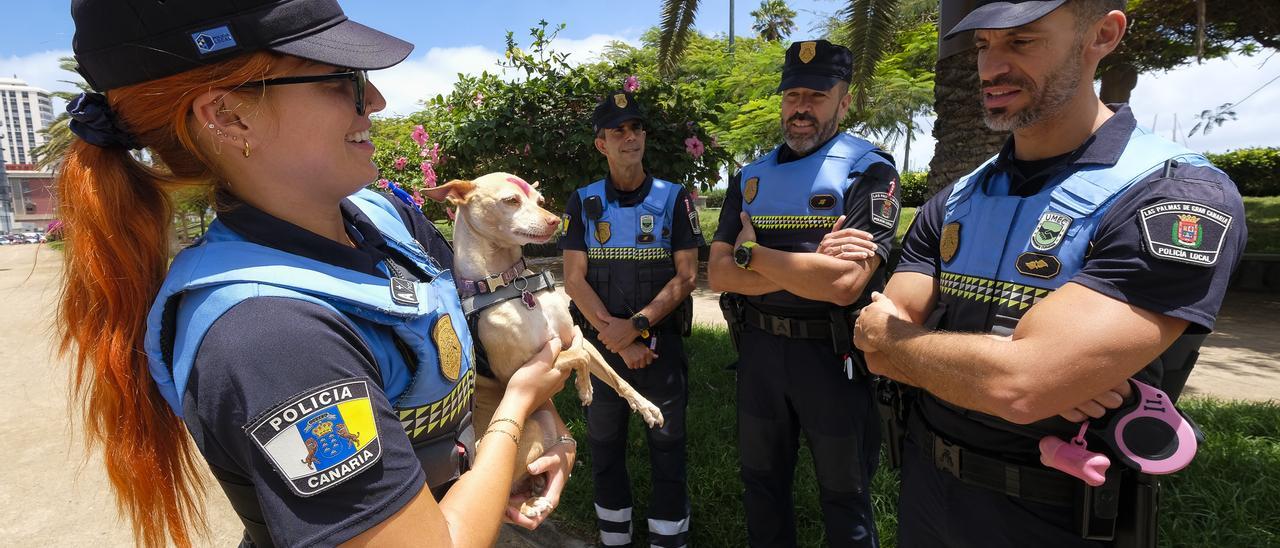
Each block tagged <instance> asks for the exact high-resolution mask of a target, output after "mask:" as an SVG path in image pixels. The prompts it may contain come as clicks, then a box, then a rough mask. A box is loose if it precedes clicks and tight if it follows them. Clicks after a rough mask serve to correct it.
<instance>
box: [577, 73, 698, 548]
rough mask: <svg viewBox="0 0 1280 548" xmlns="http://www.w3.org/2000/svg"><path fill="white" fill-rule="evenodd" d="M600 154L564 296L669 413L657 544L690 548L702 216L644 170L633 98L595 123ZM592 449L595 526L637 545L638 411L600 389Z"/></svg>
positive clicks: (657, 456) (614, 360) (584, 192)
mask: <svg viewBox="0 0 1280 548" xmlns="http://www.w3.org/2000/svg"><path fill="white" fill-rule="evenodd" d="M592 125H593V127H594V129H595V131H596V139H595V146H596V150H598V151H599V152H600V154H602V155H604V157H605V158H606V159H607V160H608V162H609V173H608V175H606V176H605V178H604V179H601V180H599V181H596V182H594V183H591V184H590V185H587V186H585V187H583V188H580V189H578V191H577V192H574V193H573V194H572V195H571V196H570V197H569V203H568V205H567V207H566V208H565V223H566V224H567V226H566V228H565V235H564V237H563V238H561V240H560V248H561V249H562V250H564V277H565V291H566V292H568V294H569V296H570V298H572V299H573V311H574V312H575V316H576V320H577V322H578V324H579V325H581V326H582V328H583V332H584V334H586V335H587V338H588V339H589V340H591V342H592V344H595V345H596V348H598V349H599V350H600V353H601V354H603V355H604V356H605V360H606V361H607V362H608V363H609V366H610V367H613V368H614V369H615V370H616V371H617V372H618V374H619V375H621V376H622V378H623V379H625V380H626V381H627V382H628V383H629V384H631V386H633V387H635V389H636V390H638V391H639V392H640V393H641V394H642V395H644V397H645V398H648V399H649V400H650V401H652V402H653V404H654V405H657V406H658V408H660V409H661V410H662V414H663V417H664V419H665V422H664V424H663V426H662V427H660V428H650V429H649V430H648V432H647V434H648V442H649V464H650V474H651V478H652V482H653V493H652V497H651V498H650V501H649V517H648V526H649V544H650V545H652V546H661V547H664V548H677V547H680V546H685V545H686V544H688V537H689V496H688V488H687V485H686V474H685V408H686V406H687V402H688V394H689V387H688V383H687V373H688V361H687V360H686V358H685V353H684V341H683V339H682V337H683V336H687V335H688V330H689V322H690V321H691V320H692V313H693V308H692V304H693V303H692V301H691V300H690V299H689V294H690V292H692V291H693V286H694V277H695V276H696V274H697V269H698V248H699V247H701V246H702V245H703V240H702V230H701V228H699V226H698V216H697V212H696V211H695V210H694V207H693V202H692V200H691V199H690V198H689V193H688V192H687V191H686V190H685V189H684V187H682V186H680V185H678V184H675V183H672V182H668V181H664V180H662V179H656V178H654V177H653V176H652V175H649V174H648V173H647V172H646V171H645V169H644V163H643V160H644V148H645V129H644V119H643V118H642V117H641V113H640V105H639V104H638V103H637V102H636V99H635V97H634V96H633V95H631V94H629V93H623V92H617V93H613V94H610V95H609V96H608V97H606V98H605V99H604V100H603V101H601V102H600V104H599V105H598V106H597V107H596V110H595V113H594V116H593V118H592ZM591 382H592V385H593V388H594V390H595V399H594V401H592V403H591V405H590V406H588V407H587V441H588V443H589V444H590V445H591V472H592V478H593V482H594V489H595V507H596V523H597V525H598V526H599V529H600V541H601V544H603V545H604V546H626V545H630V543H631V541H632V538H631V480H630V478H629V477H628V476H627V463H626V441H627V427H628V424H629V421H630V416H631V409H630V407H629V406H628V405H627V403H626V401H625V400H623V399H622V398H620V397H619V396H618V395H617V393H615V392H614V391H613V389H611V388H609V387H608V386H607V385H605V384H604V383H603V382H601V381H600V380H599V379H597V378H595V377H592V378H591Z"/></svg>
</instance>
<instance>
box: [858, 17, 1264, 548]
mask: <svg viewBox="0 0 1280 548" xmlns="http://www.w3.org/2000/svg"><path fill="white" fill-rule="evenodd" d="M978 4H979V6H978V7H977V8H976V9H974V10H973V11H972V13H970V14H969V15H968V16H966V17H965V18H964V19H963V20H962V21H961V22H960V23H958V24H957V25H956V27H955V28H952V29H951V30H950V34H951V35H954V34H956V33H960V32H963V31H968V30H974V31H976V32H975V33H974V41H975V43H976V45H977V48H978V67H977V68H978V75H979V77H980V79H981V81H982V85H981V92H982V101H983V105H984V107H985V110H986V122H987V125H989V126H990V127H992V128H993V129H998V130H1007V131H1012V132H1013V135H1012V137H1011V138H1010V139H1009V141H1008V143H1007V144H1006V145H1005V147H1004V149H1003V150H1002V151H1001V152H1000V153H999V154H998V155H997V156H996V157H995V158H992V159H991V160H989V161H987V162H986V163H984V164H982V165H981V166H980V167H979V168H978V169H977V170H975V171H974V172H973V173H971V174H969V175H966V176H965V177H962V178H961V179H960V180H959V181H957V182H956V183H954V184H953V185H951V186H950V187H947V188H945V189H943V190H942V191H941V192H939V193H938V194H937V195H936V196H935V197H934V198H933V199H931V200H930V201H929V202H928V203H927V204H925V205H924V206H923V207H922V208H921V210H920V212H919V214H918V216H917V219H916V221H915V223H914V225H913V226H912V228H911V231H910V232H909V234H908V235H907V238H906V239H905V241H904V243H903V255H902V260H901V262H900V263H899V265H898V267H897V270H896V272H895V274H894V276H893V278H892V280H890V282H889V284H888V287H887V288H886V289H885V294H884V295H883V296H881V295H876V296H874V298H875V300H876V302H874V303H873V304H871V305H870V306H868V307H866V308H865V309H863V311H862V314H861V316H860V317H859V319H858V322H857V330H856V333H857V339H856V342H857V345H858V347H859V348H861V349H863V350H864V351H865V352H866V358H867V362H868V365H869V366H870V368H871V371H872V372H874V373H877V374H880V375H885V376H888V377H892V378H893V379H896V380H898V381H901V382H902V383H904V384H907V385H911V386H914V387H918V389H912V390H908V391H907V396H908V398H907V401H906V403H905V404H904V405H902V406H900V410H901V411H902V412H903V413H904V414H905V434H906V435H905V446H904V447H903V449H902V492H901V501H900V504H899V512H900V514H899V519H898V525H899V533H898V538H899V539H900V540H901V543H902V545H903V546H930V547H933V546H1106V545H1110V546H1155V545H1156V538H1155V533H1156V517H1157V512H1156V508H1155V505H1156V501H1157V496H1156V495H1157V491H1158V488H1159V483H1158V482H1157V481H1156V480H1155V479H1154V476H1150V475H1147V474H1143V473H1140V472H1139V471H1138V470H1135V469H1133V468H1130V466H1129V465H1127V464H1126V460H1125V459H1123V458H1118V457H1120V456H1122V455H1119V454H1117V451H1116V450H1115V449H1114V448H1113V447H1114V445H1115V442H1114V441H1108V440H1115V439H1117V438H1116V435H1113V434H1106V430H1109V428H1104V425H1106V424H1108V422H1109V421H1111V420H1112V418H1113V417H1115V416H1117V413H1123V412H1125V410H1126V409H1129V408H1132V407H1136V406H1137V404H1138V403H1143V401H1141V400H1139V401H1135V402H1126V401H1125V400H1126V397H1127V396H1128V395H1129V392H1130V390H1131V388H1132V386H1131V385H1130V383H1129V382H1128V379H1129V378H1131V377H1132V378H1134V379H1136V380H1138V381H1141V382H1144V383H1146V384H1148V385H1152V386H1158V387H1160V388H1162V389H1163V390H1164V392H1165V393H1166V394H1167V398H1168V399H1169V400H1173V401H1176V399H1177V397H1178V394H1179V393H1180V392H1181V390H1182V387H1183V384H1184V383H1185V381H1186V379H1187V375H1188V373H1189V372H1190V370H1191V367H1192V365H1194V363H1195V359H1196V356H1197V349H1198V348H1199V346H1200V344H1201V342H1203V341H1204V338H1205V336H1206V334H1207V333H1209V331H1210V330H1212V328H1213V324H1214V317H1215V316H1216V315H1217V313H1218V309H1219V307H1220V306H1221V304H1222V298H1223V295H1224V293H1225V291H1226V288H1227V285H1228V282H1229V280H1230V278H1231V273H1232V271H1233V270H1234V269H1235V266H1236V264H1237V262H1238V260H1239V258H1240V253H1241V252H1242V251H1243V248H1244V244H1245V240H1246V235H1245V227H1244V206H1243V204H1242V201H1241V198H1240V194H1239V192H1238V191H1237V189H1236V186H1235V184H1234V183H1232V182H1231V180H1230V179H1229V178H1228V177H1227V176H1226V175H1225V174H1224V173H1222V172H1221V171H1219V170H1218V169H1216V168H1214V167H1213V166H1212V165H1210V164H1209V162H1208V161H1207V160H1206V159H1205V158H1204V157H1203V156H1201V155H1200V154H1197V153H1194V152H1191V151H1189V150H1186V149H1185V148H1183V147H1182V146H1180V145H1177V144H1175V143H1172V142H1169V141H1166V140H1164V139H1161V138H1159V137H1156V136H1154V135H1152V134H1151V133H1150V132H1148V131H1146V130H1144V129H1142V128H1139V127H1137V123H1136V121H1135V119H1134V114H1133V113H1132V112H1131V111H1130V110H1129V107H1128V106H1126V105H1106V104H1103V103H1102V102H1101V101H1100V100H1099V99H1098V96H1097V95H1096V93H1095V92H1094V87H1093V75H1094V72H1095V71H1096V69H1097V66H1098V63H1099V61H1101V60H1102V58H1103V57H1105V56H1106V55H1108V54H1110V53H1111V52H1112V51H1113V50H1115V48H1116V47H1117V46H1118V45H1119V44H1120V40H1121V38H1122V37H1123V36H1124V33H1125V29H1126V27H1127V23H1128V21H1127V19H1126V17H1125V14H1124V13H1123V12H1122V11H1121V10H1123V9H1124V7H1125V2H1124V1H1123V0H1053V1H1021V2H1008V1H1002V2H991V1H982V2H978ZM1068 341H1069V342H1068ZM1155 400H1156V401H1157V403H1159V402H1162V401H1164V400H1165V398H1164V397H1160V398H1155ZM1148 401H1151V400H1148ZM1143 404H1144V406H1145V405H1146V403H1143ZM1157 407H1161V408H1163V404H1162V403H1161V404H1160V405H1158V406H1157ZM1111 409H1118V410H1117V411H1109V410H1111ZM1099 419H1101V420H1099ZM1086 421H1089V424H1088V425H1086V426H1085V428H1084V429H1082V428H1081V424H1079V423H1082V422H1086ZM1112 424H1113V425H1114V424H1116V423H1112ZM1146 424H1147V425H1148V426H1146V427H1144V428H1145V431H1142V429H1132V430H1130V431H1129V433H1127V434H1124V435H1125V436H1126V437H1127V436H1129V435H1133V436H1135V438H1132V439H1128V438H1127V439H1126V443H1130V442H1132V441H1134V440H1138V439H1142V438H1146V439H1147V442H1146V443H1143V445H1148V446H1152V447H1157V448H1163V447H1170V445H1167V444H1168V443H1169V442H1170V441H1171V440H1170V439H1168V438H1169V436H1168V435H1167V434H1166V435H1164V436H1163V437H1164V439H1161V436H1160V434H1161V432H1162V429H1161V427H1162V426H1163V424H1155V423H1154V422H1147V423H1146ZM1116 427H1117V428H1119V426H1116ZM1171 432H1172V431H1171V430H1170V431H1169V433H1171ZM1077 435H1079V437H1080V438H1081V443H1083V444H1085V446H1086V447H1087V448H1088V450H1089V451H1093V452H1099V453H1103V454H1107V455H1109V456H1110V457H1111V465H1110V467H1109V468H1108V469H1107V474H1106V478H1105V482H1102V484H1101V485H1098V486H1094V487H1089V486H1086V485H1085V484H1084V483H1083V482H1081V481H1080V480H1077V479H1075V478H1072V477H1070V476H1068V475H1066V474H1064V473H1062V472H1059V471H1058V470H1054V469H1050V468H1047V467H1046V466H1044V465H1042V464H1041V456H1040V450H1039V444H1040V440H1041V439H1042V438H1043V437H1045V436H1053V437H1057V438H1059V439H1062V440H1065V439H1070V438H1072V437H1075V436H1077ZM1152 440H1154V441H1155V442H1156V443H1151V442H1152ZM1140 450H1143V451H1147V449H1141V448H1140ZM1158 452H1159V451H1157V452H1156V453H1158ZM1153 458H1163V457H1160V455H1158V454H1155V455H1154V456H1153Z"/></svg>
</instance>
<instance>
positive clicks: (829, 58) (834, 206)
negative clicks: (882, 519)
mask: <svg viewBox="0 0 1280 548" xmlns="http://www.w3.org/2000/svg"><path fill="white" fill-rule="evenodd" d="M852 62H853V56H852V54H851V53H850V52H849V50H848V49H846V48H844V47H842V46H837V45H833V44H831V43H829V42H826V41H824V40H816V41H809V42H799V43H795V44H792V45H791V47H790V48H789V49H788V50H787V54H786V61H785V64H784V68H783V72H782V82H781V84H780V85H779V86H778V90H779V91H780V92H781V93H782V129H783V134H784V136H785V141H786V142H785V143H784V144H782V145H781V146H779V147H778V148H777V149H775V150H774V151H772V152H770V153H769V154H767V155H765V156H764V157H762V158H760V159H759V160H757V161H755V162H753V163H751V164H750V165H747V166H746V167H744V168H743V169H742V171H741V172H740V173H738V174H737V175H736V176H734V178H733V180H732V181H731V183H730V184H729V189H728V193H727V195H726V197H725V205H724V209H723V210H722V211H721V214H720V227H719V229H718V230H717V231H716V235H715V242H714V243H713V244H712V246H711V260H710V264H709V265H708V270H709V273H710V277H711V286H712V288H713V289H715V290H718V291H726V292H728V293H726V294H725V295H724V296H722V298H721V305H722V307H723V308H724V309H725V313H726V318H727V319H728V320H729V322H730V328H731V330H732V332H736V333H738V335H737V336H736V337H735V339H736V344H737V347H738V356H739V358H738V365H737V372H738V396H737V405H738V449H739V453H740V458H741V475H742V481H743V484H744V486H745V488H746V492H745V495H744V497H743V504H744V506H745V507H746V516H747V533H748V538H749V540H750V543H751V545H752V546H758V547H765V546H767V547H770V548H773V547H779V546H783V547H785V546H795V544H796V538H795V537H796V531H795V510H794V507H793V504H792V479H793V476H794V473H795V466H796V453H797V449H798V447H799V435H800V433H801V432H803V433H804V435H805V438H806V440H807V441H808V443H809V447H810V449H811V450H812V452H813V459H814V467H815V469H816V472H817V477H818V485H819V489H820V500H821V504H822V512H823V522H824V525H825V529H826V534H827V542H828V544H829V545H831V546H874V545H875V544H876V532H875V523H874V521H873V520H872V515H871V514H872V512H871V500H870V482H871V476H872V474H873V473H874V471H875V468H876V465H877V461H878V458H879V457H878V455H879V449H880V434H879V426H878V423H877V421H876V420H875V419H874V417H875V413H874V409H875V407H874V403H873V401H872V397H871V389H870V381H869V379H868V378H867V375H865V374H864V373H863V372H862V371H861V369H862V366H861V358H860V356H858V355H857V353H856V351H855V350H854V349H853V348H852V341H851V338H852V315H853V314H854V313H855V311H856V310H857V309H858V307H859V306H861V305H863V304H865V303H866V302H868V301H867V300H866V299H865V292H864V290H865V289H867V288H871V289H880V288H881V287H883V284H884V273H883V267H882V265H883V264H884V261H885V260H886V259H887V258H888V253H889V249H890V246H891V245H892V242H893V235H894V228H895V226H896V225H897V219H898V209H899V207H898V199H897V196H896V195H895V194H896V189H897V180H898V178H897V172H896V170H895V169H894V167H893V162H892V158H891V157H890V156H888V155H887V154H885V153H884V152H883V151H880V150H878V149H877V148H876V147H875V146H874V145H872V144H871V143H869V142H867V141H865V140H863V139H859V138H857V137H854V136H852V135H849V134H846V133H842V132H840V131H838V128H839V124H840V122H841V120H843V119H844V117H845V114H846V112H848V109H849V103H850V100H851V98H850V96H849V81H850V77H851V74H852ZM858 241H861V242H862V244H859V243H857V242H858ZM871 241H874V244H868V243H867V242H871ZM862 245H866V246H867V247H861V246H862Z"/></svg>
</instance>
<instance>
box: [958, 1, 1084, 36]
mask: <svg viewBox="0 0 1280 548" xmlns="http://www.w3.org/2000/svg"><path fill="white" fill-rule="evenodd" d="M1066 3H1067V0H1002V1H995V0H977V2H975V3H974V6H975V7H974V8H973V11H971V12H969V15H966V16H965V17H964V19H961V20H960V22H959V23H956V26H954V27H951V30H949V31H947V35H946V36H944V37H943V38H951V37H952V36H955V35H957V34H960V33H962V32H965V31H970V30H978V29H1011V28H1014V27H1021V26H1022V25H1025V24H1027V23H1030V22H1032V21H1035V20H1037V19H1040V18H1041V17H1044V16H1046V15H1049V14H1050V13H1052V12H1053V10H1056V9H1058V8H1059V7H1061V6H1062V5H1063V4H1066Z"/></svg>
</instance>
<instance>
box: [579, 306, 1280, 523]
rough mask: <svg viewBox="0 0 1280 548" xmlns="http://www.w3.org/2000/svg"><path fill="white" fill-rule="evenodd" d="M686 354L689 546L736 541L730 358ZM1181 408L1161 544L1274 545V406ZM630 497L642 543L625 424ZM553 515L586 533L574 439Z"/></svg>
mask: <svg viewBox="0 0 1280 548" xmlns="http://www.w3.org/2000/svg"><path fill="white" fill-rule="evenodd" d="M686 343H687V344H686V348H687V351H688V354H689V377H690V378H689V414H688V432H689V438H688V440H689V441H688V447H689V496H690V499H691V502H692V504H693V517H692V522H691V523H692V525H691V528H692V529H691V531H692V537H693V538H692V542H691V544H692V545H694V546H704V547H711V546H745V545H746V526H745V524H744V522H743V515H742V502H741V494H742V483H741V482H740V481H739V479H738V455H737V448H736V446H735V441H734V440H735V427H734V424H735V419H734V376H733V373H732V372H730V371H726V370H725V369H724V366H725V365H726V364H728V363H729V362H730V361H732V360H734V359H736V353H735V352H734V350H733V349H732V348H731V347H730V346H729V341H728V335H727V334H726V333H725V331H724V330H723V329H713V328H706V327H695V329H694V334H693V337H691V338H689V339H687V341H686ZM556 403H557V407H559V409H560V412H561V414H562V415H563V416H564V419H565V421H566V423H568V424H569V426H570V428H571V429H572V430H573V433H574V436H575V437H576V438H578V439H579V440H584V439H585V438H586V435H585V434H586V425H585V423H584V422H583V419H582V412H581V408H580V406H579V404H578V400H577V395H576V393H574V391H573V390H572V389H570V390H565V391H564V392H563V393H561V394H560V395H559V396H557V398H556ZM1184 409H1185V410H1186V411H1187V412H1188V414H1190V415H1191V416H1193V417H1194V418H1195V420H1196V421H1197V422H1198V423H1199V425H1200V426H1201V427H1202V428H1203V429H1204V431H1205V434H1206V440H1205V443H1204V445H1202V446H1201V448H1200V454H1199V456H1198V457H1197V458H1196V460H1195V461H1194V462H1193V463H1192V465H1191V466H1190V467H1189V468H1188V469H1187V470H1184V471H1182V472H1180V473H1178V474H1175V475H1173V476H1170V477H1169V478H1168V479H1167V480H1166V481H1165V482H1164V484H1165V490H1164V491H1163V493H1162V500H1161V504H1162V505H1163V509H1162V513H1161V522H1160V528H1161V533H1160V538H1161V545H1162V546H1275V545H1280V520H1277V519H1276V515H1277V512H1280V406H1277V405H1276V404H1258V403H1240V402H1222V401H1216V400H1205V399H1190V400H1186V401H1184ZM627 453H628V465H629V469H630V470H631V473H632V478H631V479H632V485H633V496H634V499H635V526H634V527H635V532H636V541H637V542H636V545H637V546H643V545H645V544H646V543H645V542H644V529H645V526H644V523H645V522H644V520H645V518H646V516H647V514H646V505H647V504H646V503H647V501H648V496H649V491H650V484H649V477H648V453H647V450H646V448H645V442H644V432H643V430H642V423H641V422H640V421H639V420H638V419H633V420H632V428H631V436H630V441H629V442H628V446H627ZM799 462H800V465H799V467H798V470H797V473H796V485H795V493H796V496H795V498H796V516H797V522H798V528H799V541H800V545H801V546H821V545H822V544H823V542H824V541H823V534H822V522H821V516H822V514H821V511H820V510H819V507H818V497H817V492H818V488H817V483H816V481H815V479H814V476H813V466H812V462H813V461H812V459H811V458H810V456H809V453H808V451H807V450H806V449H801V455H800V459H799ZM574 478H575V479H574V480H573V481H571V482H569V485H568V486H567V487H566V489H565V493H564V495H563V496H562V497H561V506H560V508H559V509H558V510H557V511H556V514H555V517H556V520H557V523H558V524H559V525H560V526H561V527H562V528H564V529H567V530H569V531H571V532H572V533H573V534H575V535H577V536H579V537H580V538H584V539H594V538H595V537H596V532H595V513H594V509H593V506H592V496H591V449H590V448H589V447H588V446H587V444H586V443H582V444H581V445H580V448H579V453H578V469H577V471H576V473H575V474H574ZM897 491H898V476H897V473H896V472H895V471H892V470H888V469H887V468H885V467H883V466H882V467H881V469H880V471H879V472H878V473H877V475H876V477H875V479H874V482H873V499H874V503H875V508H876V512H877V516H876V522H877V526H878V528H879V531H880V535H881V539H882V543H883V545H884V546H896V545H897V541H896V536H897V535H896V529H897V517H896V509H897Z"/></svg>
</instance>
